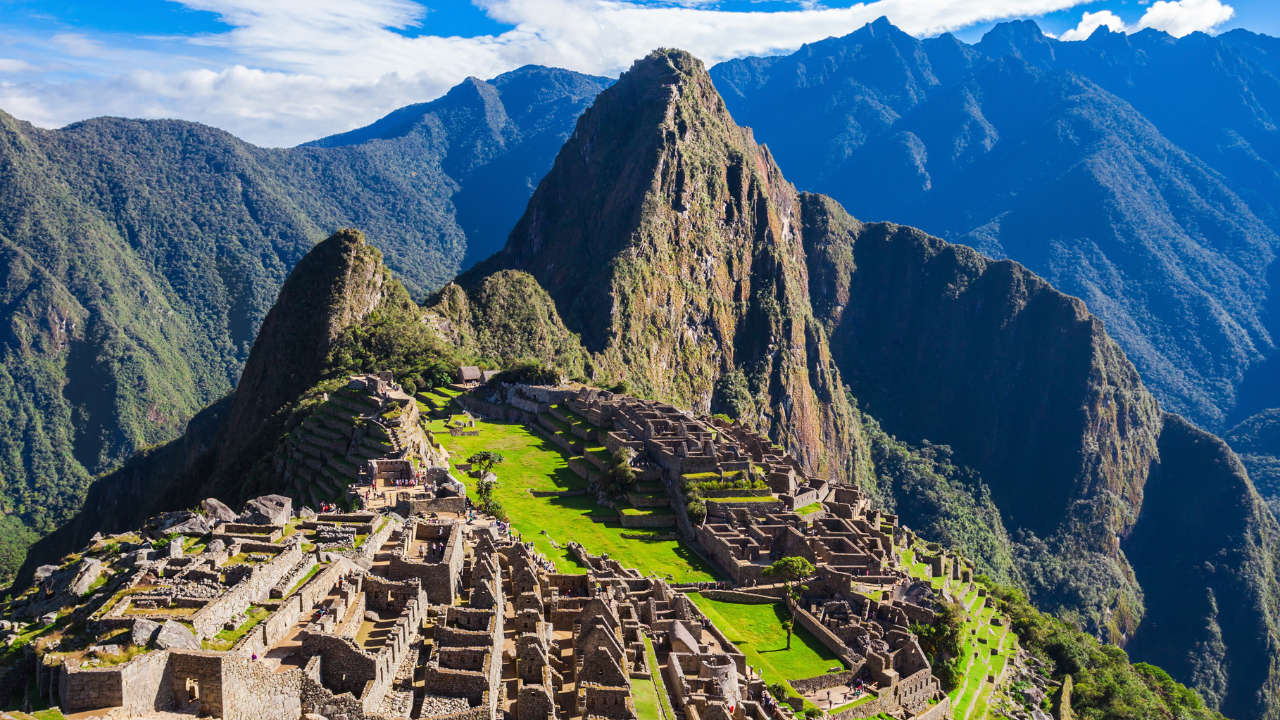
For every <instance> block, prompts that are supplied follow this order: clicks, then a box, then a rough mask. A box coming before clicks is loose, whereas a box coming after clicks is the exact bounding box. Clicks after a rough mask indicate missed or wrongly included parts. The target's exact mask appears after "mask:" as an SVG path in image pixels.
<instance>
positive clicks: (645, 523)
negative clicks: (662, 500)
mask: <svg viewBox="0 0 1280 720" xmlns="http://www.w3.org/2000/svg"><path fill="white" fill-rule="evenodd" d="M618 517H619V518H620V519H621V521H622V527H625V528H655V527H673V526H674V525H675V524H676V516H675V515H666V514H653V515H627V514H625V513H621V512H620V513H618Z"/></svg>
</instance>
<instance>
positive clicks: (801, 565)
mask: <svg viewBox="0 0 1280 720" xmlns="http://www.w3.org/2000/svg"><path fill="white" fill-rule="evenodd" d="M815 572H817V569H816V568H814V567H813V564H812V563H810V562H809V561H808V560H806V559H804V558H802V557H784V558H779V559H777V560H774V561H773V564H772V565H770V566H769V567H767V568H765V569H764V572H762V573H760V575H761V577H763V578H764V579H766V580H781V581H782V582H783V583H785V584H786V588H787V597H788V598H789V599H790V601H791V603H792V609H791V617H790V619H788V620H786V621H785V622H784V623H783V628H782V629H783V630H786V631H787V649H788V650H790V649H791V630H792V628H793V626H794V625H795V619H796V612H795V604H796V603H799V602H800V592H799V591H798V590H796V588H795V583H798V582H800V581H801V580H804V579H805V578H808V577H813V574H814V573H815Z"/></svg>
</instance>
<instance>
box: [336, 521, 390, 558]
mask: <svg viewBox="0 0 1280 720" xmlns="http://www.w3.org/2000/svg"><path fill="white" fill-rule="evenodd" d="M398 527H400V523H398V522H396V521H395V520H392V519H391V518H385V521H384V524H383V526H382V529H381V530H379V531H377V532H375V533H373V534H372V535H370V536H369V537H367V538H365V539H364V543H363V544H362V545H361V546H360V547H358V548H356V549H354V550H350V551H346V552H343V553H342V555H343V557H346V558H347V559H349V560H351V562H353V563H355V564H356V565H359V566H360V567H362V568H364V569H365V570H368V569H369V568H371V567H373V558H374V556H375V555H377V554H378V551H379V550H381V549H382V545H383V544H384V543H386V542H387V538H389V537H391V533H393V532H395V531H396V528H398Z"/></svg>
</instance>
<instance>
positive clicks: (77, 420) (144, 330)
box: [0, 67, 611, 582]
mask: <svg viewBox="0 0 1280 720" xmlns="http://www.w3.org/2000/svg"><path fill="white" fill-rule="evenodd" d="M610 82H611V81H610V80H608V79H606V78H596V77H589V76H585V75H580V74H578V73H573V72H568V71H564V70H552V69H548V68H541V67H526V68H522V69H519V70H515V71H513V72H510V73H506V74H504V75H501V76H499V77H497V78H494V79H493V80H492V81H489V82H485V81H481V80H478V79H475V78H471V79H468V80H467V81H465V82H463V83H462V84H461V85H459V86H458V87H456V88H454V89H453V90H452V91H450V92H449V93H448V94H446V95H445V96H444V97H442V98H440V99H438V100H435V101H432V102H429V103H424V104H421V105H414V106H410V107H407V108H404V109H402V110H399V111H397V112H396V113H393V114H392V115H390V116H388V117H387V118H385V119H383V120H382V121H379V122H378V123H375V124H374V125H372V126H370V127H368V128H364V129H362V130H356V131H353V132H350V133H346V134H344V135H338V136H334V137H330V138H325V139H323V140H319V141H316V142H315V143H312V144H310V145H309V146H306V147H299V148H293V149H285V150H277V149H264V148H258V147H254V146H252V145H249V144H247V143H244V142H242V141H240V140H237V139H236V138H234V137H232V136H231V135H229V134H227V133H225V132H222V131H219V130H215V129H213V128H209V127H205V126H203V125H198V124H196V123H190V122H182V121H175V120H163V121H137V120H122V119H118V118H99V119H95V120H88V121H85V122H81V123H76V124H73V125H70V126H68V127H65V128H62V129H60V130H42V129H39V128H36V127H33V126H31V125H30V124H28V123H25V122H21V121H19V120H16V119H14V118H12V117H10V116H8V115H5V114H3V113H0V327H2V328H3V332H2V333H0V504H2V506H3V513H4V514H3V515H0V582H2V581H4V580H6V579H7V578H8V577H9V576H11V573H12V572H13V570H14V569H16V567H17V566H18V565H19V564H20V563H21V562H22V554H23V552H24V548H25V547H26V545H28V544H29V543H30V542H31V541H33V540H34V539H35V537H36V536H38V535H39V534H42V533H45V532H48V531H50V530H52V529H53V528H55V527H57V526H58V525H60V524H62V523H63V522H65V521H66V520H67V519H68V518H70V517H71V515H72V514H73V513H75V512H76V510H77V509H78V508H79V507H80V503H81V500H82V498H83V493H84V491H85V488H86V487H87V486H88V484H89V481H90V478H91V477H92V476H94V475H96V474H99V473H101V472H103V471H106V470H109V469H111V468H113V467H115V466H117V465H118V464H119V463H120V462H121V461H123V460H124V459H126V458H128V457H129V456H130V455H131V454H132V453H133V452H134V451H135V450H137V449H138V448H142V447H145V446H148V445H151V444H154V443H158V442H163V441H165V440H169V439H171V438H173V437H175V436H177V435H178V434H180V433H181V432H182V431H183V428H184V426H185V425H186V424H187V422H188V420H190V419H191V418H192V416H193V415H195V413H196V412H197V411H198V410H200V409H201V408H202V407H204V406H206V405H208V404H209V403H211V402H213V401H215V400H217V399H218V398H220V397H222V396H224V395H225V394H227V393H228V392H229V391H230V390H231V389H232V387H233V386H234V385H235V383H236V382H237V380H238V378H239V377H240V372H241V368H242V367H243V363H244V361H245V358H246V357H247V355H248V353H249V348H250V346H251V344H252V343H253V340H254V338H255V336H256V334H257V332H258V327H259V325H261V323H262V321H263V318H264V316H265V314H266V312H267V310H268V309H269V308H270V307H271V304H272V303H273V302H274V301H275V299H276V294H277V292H278V291H279V290H280V285H281V283H282V282H283V281H284V279H285V277H286V275H287V274H288V273H289V271H290V269H291V268H293V267H294V265H295V264H296V263H297V262H298V261H299V259H301V258H302V256H303V255H304V254H306V252H307V251H308V250H309V249H310V248H311V247H312V245H313V244H314V243H315V242H317V241H318V240H320V239H321V238H323V237H325V236H326V235H328V234H329V233H331V232H332V231H333V230H334V229H335V228H337V227H342V226H355V227H360V228H363V229H364V230H366V231H367V232H368V233H369V236H370V237H371V238H372V239H373V240H374V241H376V242H377V244H378V246H379V247H380V248H381V249H382V253H383V257H384V258H385V261H386V263H387V265H388V266H389V267H390V268H392V269H393V270H394V271H395V273H396V275H397V277H398V278H399V279H400V280H401V281H402V282H403V283H404V285H405V286H406V287H407V288H408V289H409V291H410V292H411V293H412V294H414V295H415V296H418V297H421V296H424V295H425V294H426V293H427V292H428V291H430V290H434V289H436V288H438V287H439V286H440V285H442V284H443V283H445V282H446V281H448V280H449V279H450V278H452V277H453V276H454V275H455V274H456V273H457V272H458V270H459V269H461V268H462V267H463V266H464V265H465V264H467V263H468V259H467V258H468V256H469V255H470V256H472V257H483V256H485V255H488V254H489V253H491V252H493V251H494V250H496V249H497V248H499V247H501V245H502V243H503V242H504V241H505V239H506V233H507V231H508V230H509V229H510V227H511V225H512V224H514V223H515V221H516V220H517V219H518V218H519V217H520V213H521V212H523V210H524V205H525V202H526V201H527V199H528V197H529V195H530V194H531V193H532V192H533V187H534V186H535V185H536V184H537V181H538V179H539V178H541V177H542V175H543V174H544V173H545V172H546V171H547V169H548V168H549V167H550V166H551V162H552V159H553V158H554V157H555V153H556V151H557V150H559V148H560V145H561V144H562V143H563V142H564V139H565V138H566V137H567V136H568V134H569V132H570V131H571V130H572V128H573V123H574V121H575V120H576V119H577V117H578V115H579V114H580V113H581V112H582V110H583V109H584V108H586V106H587V105H589V104H590V103H591V101H592V100H593V99H594V98H595V96H596V94H597V93H598V92H599V91H600V90H601V88H603V87H605V86H607V85H608V84H609V83H610Z"/></svg>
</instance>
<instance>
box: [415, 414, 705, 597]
mask: <svg viewBox="0 0 1280 720" xmlns="http://www.w3.org/2000/svg"><path fill="white" fill-rule="evenodd" d="M431 425H432V426H433V428H432V429H436V428H438V427H440V423H439V421H438V420H433V421H432V422H431ZM476 429H477V430H479V431H480V435H479V436H477V437H452V436H444V437H440V440H441V442H443V443H444V446H445V448H446V449H448V450H449V453H450V455H451V458H450V459H451V460H452V461H453V462H454V463H460V462H465V461H466V459H467V458H468V457H470V456H471V455H472V454H474V453H477V452H480V451H481V450H493V451H495V452H498V453H501V454H502V456H503V457H504V458H505V460H504V462H502V463H501V464H499V465H497V466H495V467H494V469H493V472H494V473H495V474H497V476H498V481H499V484H498V489H497V497H498V501H499V502H501V503H502V506H503V508H504V509H505V510H506V512H507V515H508V516H510V518H511V523H512V525H513V526H514V527H515V530H516V531H517V532H520V533H522V534H523V535H524V539H525V541H528V542H533V544H534V546H535V547H536V548H537V549H538V550H539V551H541V552H542V553H543V554H545V555H546V556H547V558H548V559H550V560H552V561H553V562H555V564H556V566H557V567H558V568H559V569H560V571H561V572H570V573H584V572H586V568H585V567H583V566H581V565H580V564H579V563H578V561H577V559H576V558H575V557H573V554H572V553H570V552H569V551H568V550H566V549H564V547H565V545H567V544H568V542H569V541H570V540H576V541H578V542H580V543H582V545H583V546H584V547H586V548H587V550H589V551H590V552H592V553H593V554H596V555H602V554H607V555H608V556H609V557H611V558H614V559H616V560H618V561H619V562H621V563H622V564H623V566H624V567H632V568H635V569H637V570H639V571H640V572H642V573H644V574H646V575H647V574H649V573H650V572H659V573H663V574H666V573H670V574H671V575H672V576H674V577H675V579H676V581H678V582H697V581H703V580H717V579H721V578H720V576H719V575H718V574H717V573H716V571H715V570H714V569H713V568H712V567H711V566H710V565H709V564H707V563H706V562H705V561H704V560H702V558H700V557H699V556H698V555H697V554H695V553H694V552H693V550H692V549H690V548H689V546H688V545H687V544H685V542H684V541H682V540H635V539H627V538H624V537H622V533H624V532H625V533H627V534H632V535H654V534H665V533H670V532H671V531H672V528H657V529H655V530H645V529H636V528H624V527H622V525H620V524H619V523H618V522H617V517H618V513H617V512H616V511H614V510H610V509H608V508H603V507H600V506H599V505H597V504H596V501H595V498H594V497H592V496H590V495H577V496H574V497H549V498H536V497H533V496H532V495H530V494H529V492H528V491H529V490H540V491H552V490H576V489H580V488H586V486H587V481H586V480H583V479H582V478H580V477H578V475H577V474H576V473H574V472H573V471H572V470H570V469H569V466H568V454H567V453H565V452H564V451H563V450H561V449H560V447H559V446H558V445H556V444H554V443H552V442H551V441H550V440H547V439H545V438H543V437H541V436H538V435H535V434H534V433H533V432H531V431H530V430H529V429H528V428H525V427H524V426H522V425H518V424H515V423H491V422H486V421H483V420H477V421H476ZM455 475H456V476H458V477H460V478H461V479H462V481H463V482H464V483H465V484H466V485H467V489H468V491H469V492H470V493H472V497H473V498H474V497H475V495H474V493H475V482H476V481H475V478H472V477H470V476H466V474H465V473H461V472H457V473H455ZM593 517H594V518H601V519H608V520H609V522H593V521H592V518H593ZM542 530H546V531H547V533H548V534H547V535H542V534H541V531H542ZM553 539H554V540H555V541H556V542H557V543H559V544H560V549H556V548H553V547H551V542H550V541H551V540H553Z"/></svg>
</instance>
